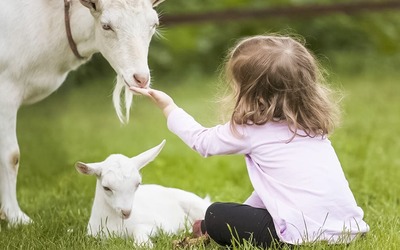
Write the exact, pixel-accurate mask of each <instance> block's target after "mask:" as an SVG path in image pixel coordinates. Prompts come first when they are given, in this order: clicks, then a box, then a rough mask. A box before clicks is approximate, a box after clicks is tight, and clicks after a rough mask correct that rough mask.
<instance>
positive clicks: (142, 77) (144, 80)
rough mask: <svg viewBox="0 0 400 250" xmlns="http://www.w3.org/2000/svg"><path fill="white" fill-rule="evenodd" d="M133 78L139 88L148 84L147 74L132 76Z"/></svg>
mask: <svg viewBox="0 0 400 250" xmlns="http://www.w3.org/2000/svg"><path fill="white" fill-rule="evenodd" d="M133 78H134V79H135V81H136V82H137V83H138V85H139V87H141V88H143V87H146V85H147V83H148V82H149V78H150V75H149V74H133Z"/></svg>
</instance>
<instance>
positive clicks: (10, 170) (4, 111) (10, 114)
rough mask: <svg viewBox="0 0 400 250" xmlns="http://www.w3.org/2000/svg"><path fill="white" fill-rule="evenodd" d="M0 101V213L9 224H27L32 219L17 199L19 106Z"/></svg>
mask: <svg viewBox="0 0 400 250" xmlns="http://www.w3.org/2000/svg"><path fill="white" fill-rule="evenodd" d="M3 104H4V103H1V102H0V121H1V122H0V198H1V200H0V203H1V209H0V215H1V218H2V219H6V220H7V221H8V222H9V226H13V225H16V224H27V223H29V222H31V219H30V218H29V217H28V216H27V215H26V214H25V213H24V212H22V211H21V209H20V207H19V204H18V201H17V175H18V168H19V158H20V154H19V147H18V142H17V135H16V122H17V110H18V107H12V106H10V105H3Z"/></svg>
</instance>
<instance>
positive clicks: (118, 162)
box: [75, 140, 165, 219]
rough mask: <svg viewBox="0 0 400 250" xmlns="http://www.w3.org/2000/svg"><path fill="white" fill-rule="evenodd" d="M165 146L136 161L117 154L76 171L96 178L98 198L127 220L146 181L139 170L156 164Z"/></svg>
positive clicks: (144, 154)
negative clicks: (152, 162)
mask: <svg viewBox="0 0 400 250" xmlns="http://www.w3.org/2000/svg"><path fill="white" fill-rule="evenodd" d="M164 144H165V140H164V141H162V142H161V143H160V144H159V145H158V146H156V147H154V148H151V149H149V150H147V151H145V152H143V153H141V154H139V155H137V156H135V157H132V158H128V157H126V156H123V155H120V154H113V155H110V156H109V157H108V158H107V159H106V160H104V161H102V162H97V163H83V162H77V163H76V164H75V168H76V169H77V170H78V172H80V173H82V174H86V175H95V176H96V177H97V187H96V196H98V197H97V198H98V199H103V200H104V203H105V204H107V206H108V207H109V208H111V209H112V210H114V211H115V213H117V214H118V216H120V217H121V218H123V219H127V218H129V216H130V214H131V212H132V206H133V201H134V196H135V192H136V190H137V189H138V187H139V185H140V183H141V181H142V178H141V176H140V173H139V170H140V169H142V168H143V167H144V166H146V165H147V164H148V163H149V162H151V161H152V160H154V158H155V157H156V156H157V155H158V154H159V153H160V151H161V149H162V148H163V146H164ZM98 209H105V208H100V207H99V208H98Z"/></svg>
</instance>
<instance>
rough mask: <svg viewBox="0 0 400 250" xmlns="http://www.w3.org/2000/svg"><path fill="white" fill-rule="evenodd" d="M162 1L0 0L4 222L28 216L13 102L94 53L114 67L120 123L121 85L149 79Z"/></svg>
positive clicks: (28, 100)
mask: <svg viewBox="0 0 400 250" xmlns="http://www.w3.org/2000/svg"><path fill="white" fill-rule="evenodd" d="M163 1H164V0H29V1H19V0H14V1H12V0H10V1H6V0H1V1H0V25H1V35H0V203H1V208H0V217H1V218H2V219H6V220H8V222H9V225H13V224H15V223H29V222H30V221H31V220H30V218H29V217H28V216H27V215H26V214H25V213H24V212H22V211H21V209H20V207H19V204H18V201H17V194H16V186H17V174H18V168H19V162H20V152H19V146H18V142H17V133H16V124H17V112H18V109H19V108H20V106H21V105H25V104H32V103H35V102H37V101H40V100H42V99H43V98H45V97H47V96H48V95H50V94H51V93H52V92H53V91H55V90H56V89H57V88H58V87H59V86H60V85H61V84H62V83H63V81H64V80H65V78H66V77H67V75H68V73H69V72H70V71H71V70H73V69H76V68H78V67H79V66H80V65H81V64H83V63H85V62H87V61H88V60H89V59H90V58H91V56H92V55H93V54H94V53H96V52H100V53H101V54H102V55H103V56H104V57H105V58H106V59H107V60H108V62H109V63H110V64H111V66H112V67H113V68H114V70H115V71H116V73H117V83H116V87H115V90H114V94H113V103H114V107H115V109H116V112H117V115H118V117H119V118H120V120H121V121H127V120H128V119H129V109H130V106H131V103H132V94H131V92H130V91H127V89H126V88H127V86H126V85H130V86H138V87H142V88H147V87H148V86H149V84H150V71H149V68H148V64H147V55H148V48H149V44H150V40H151V37H152V36H153V34H154V33H155V30H156V27H157V25H158V15H157V13H156V11H155V10H154V9H153V7H154V6H156V5H158V4H159V3H161V2H163ZM66 27H70V29H69V28H66ZM66 31H71V35H67V33H68V32H66ZM69 44H71V46H70V45H69ZM74 45H76V46H74ZM124 87H125V88H124ZM123 90H125V111H126V114H125V115H124V114H123V112H122V111H121V107H120V96H121V95H123V93H122V92H123Z"/></svg>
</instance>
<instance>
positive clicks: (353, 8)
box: [160, 0, 400, 26]
mask: <svg viewBox="0 0 400 250" xmlns="http://www.w3.org/2000/svg"><path fill="white" fill-rule="evenodd" d="M394 9H396V10H400V0H397V1H386V2H356V3H336V4H329V5H316V4H314V5H303V6H291V7H279V8H264V9H250V10H246V9H241V10H239V9H230V10H223V11H214V12H206V13H192V14H177V15H164V16H161V18H160V21H161V23H162V24H163V25H166V26H170V25H178V24H193V23H203V22H221V21H237V20H243V19H261V18H262V19H267V18H274V17H314V16H321V15H328V14H336V13H344V14H349V15H350V14H355V13H358V12H365V11H373V12H377V11H387V10H394Z"/></svg>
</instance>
